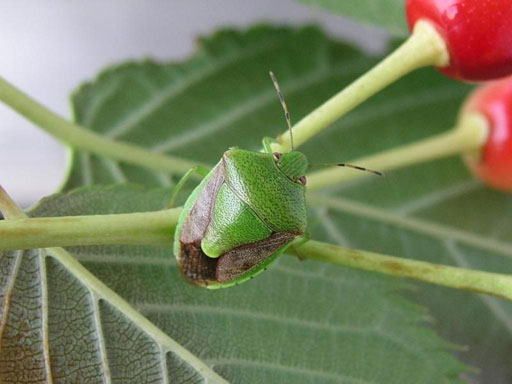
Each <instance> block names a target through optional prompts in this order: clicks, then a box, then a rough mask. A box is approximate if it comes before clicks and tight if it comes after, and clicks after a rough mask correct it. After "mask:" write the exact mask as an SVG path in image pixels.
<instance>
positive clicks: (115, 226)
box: [0, 205, 181, 250]
mask: <svg viewBox="0 0 512 384" xmlns="http://www.w3.org/2000/svg"><path fill="white" fill-rule="evenodd" d="M0 208H1V205H0ZM180 211H181V208H174V209H168V210H164V211H155V212H142V213H126V214H114V215H96V216H69V217H48V218H42V217H38V218H21V217H20V215H17V217H14V218H12V219H11V220H3V221H0V250H15V249H32V248H48V247H66V246H73V245H105V244H127V245H134V244H141V245H142V244H151V245H169V247H170V246H171V244H172V239H173V233H174V227H175V226H176V223H177V221H178V216H179V213H180Z"/></svg>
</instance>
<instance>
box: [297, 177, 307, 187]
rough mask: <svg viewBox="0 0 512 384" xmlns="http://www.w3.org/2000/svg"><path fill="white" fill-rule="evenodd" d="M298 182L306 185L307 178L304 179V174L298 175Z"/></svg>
mask: <svg viewBox="0 0 512 384" xmlns="http://www.w3.org/2000/svg"><path fill="white" fill-rule="evenodd" d="M298 182H299V183H300V184H302V185H306V184H307V179H306V176H301V177H299V180H298Z"/></svg>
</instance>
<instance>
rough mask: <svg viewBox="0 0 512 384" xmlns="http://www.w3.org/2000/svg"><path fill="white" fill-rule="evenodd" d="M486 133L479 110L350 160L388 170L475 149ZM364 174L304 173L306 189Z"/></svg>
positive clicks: (336, 171) (332, 169)
mask: <svg viewBox="0 0 512 384" xmlns="http://www.w3.org/2000/svg"><path fill="white" fill-rule="evenodd" d="M488 133H489V125H488V122H487V120H486V119H485V118H484V117H483V116H481V115H479V114H470V115H468V116H466V117H465V118H464V119H463V120H462V121H461V124H460V126H459V127H458V128H456V129H453V130H451V131H449V132H447V133H443V134H440V135H437V136H434V137H431V138H428V139H425V140H422V141H419V142H416V143H412V144H409V145H405V146H401V147H398V148H394V149H391V150H388V151H384V152H381V153H378V154H375V155H371V156H366V157H362V158H359V159H355V160H353V161H351V163H352V164H357V165H358V166H361V167H366V168H370V169H377V170H379V171H390V170H393V169H398V168H402V167H405V166H409V165H412V164H418V163H421V162H426V161H429V160H434V159H439V158H443V157H447V156H451V155H456V154H465V153H472V152H476V151H479V150H480V148H481V147H482V145H483V144H484V143H485V142H486V140H487V136H488ZM366 175H368V174H367V173H364V172H360V171H356V170H352V169H346V170H345V169H344V170H340V168H339V167H330V168H327V169H324V170H322V171H318V172H314V173H312V174H310V175H308V190H316V189H320V188H325V187H328V186H331V185H335V184H338V183H341V182H346V181H349V180H353V179H356V178H359V177H364V176H366Z"/></svg>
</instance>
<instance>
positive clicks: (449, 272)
mask: <svg viewBox="0 0 512 384" xmlns="http://www.w3.org/2000/svg"><path fill="white" fill-rule="evenodd" d="M290 248H291V249H290V250H289V251H288V253H294V254H295V255H296V256H298V257H299V258H308V259H311V260H317V261H322V262H327V263H332V264H338V265H342V266H345V267H351V268H356V269H362V270H365V271H371V272H378V273H383V274H386V275H391V276H395V277H405V278H410V279H413V280H419V281H423V282H427V283H431V284H435V285H441V286H444V287H449V288H455V289H461V290H467V291H472V292H478V293H485V294H489V295H493V296H496V297H499V298H502V299H506V300H512V276H511V275H503V274H498V273H490V272H484V271H478V270H471V269H465V268H457V267H451V266H447V265H440V264H433V263H428V262H425V261H416V260H410V259H404V258H400V257H393V256H386V255H382V254H378V253H373V252H367V251H361V250H353V249H348V248H344V247H341V246H337V245H332V244H327V243H322V242H318V241H314V240H310V241H308V242H306V243H304V244H302V245H300V246H297V247H295V248H294V247H293V246H292V247H290Z"/></svg>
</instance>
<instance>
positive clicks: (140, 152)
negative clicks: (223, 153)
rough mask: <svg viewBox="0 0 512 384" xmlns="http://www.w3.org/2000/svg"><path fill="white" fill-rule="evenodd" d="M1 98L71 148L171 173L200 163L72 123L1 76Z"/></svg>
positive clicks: (179, 172) (182, 171)
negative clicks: (158, 151) (149, 149)
mask: <svg viewBox="0 0 512 384" xmlns="http://www.w3.org/2000/svg"><path fill="white" fill-rule="evenodd" d="M0 101H2V102H4V103H5V104H7V105H8V106H9V107H11V108H12V109H14V110H15V111H16V112H18V113H19V114H21V115H22V116H24V117H25V118H26V119H28V120H30V121H31V122H33V123H34V124H36V125H37V126H39V127H40V128H42V129H43V130H44V131H46V132H47V133H49V134H50V135H52V136H53V137H55V138H56V139H58V140H60V141H62V142H63V143H64V144H66V145H69V146H70V147H72V148H77V149H81V150H83V151H86V152H90V153H94V154H96V155H100V156H105V157H107V158H110V159H113V160H119V161H123V162H126V163H129V164H133V165H139V166H141V167H145V168H149V169H153V170H155V171H161V172H169V173H171V174H176V173H178V174H182V173H185V172H186V171H187V170H189V169H190V168H192V167H194V166H197V165H198V164H197V162H192V161H188V160H184V159H182V158H179V157H173V156H168V155H163V154H159V153H155V152H151V151H148V150H147V149H145V148H142V147H139V146H137V145H133V144H128V143H123V142H119V141H114V140H110V139H108V138H106V137H103V136H101V135H98V134H96V133H94V132H92V131H90V130H88V129H86V128H84V127H81V126H79V125H77V124H74V123H71V122H69V121H67V120H66V119H64V118H63V117H61V116H59V115H57V114H56V113H54V112H52V111H51V110H49V109H48V108H46V107H45V106H44V105H42V104H40V103H39V102H37V101H36V100H34V99H32V98H31V97H29V96H28V95H27V94H25V93H24V92H22V91H21V90H19V89H18V88H16V87H15V86H14V85H12V84H10V83H9V82H7V81H6V80H5V79H3V78H2V77H0Z"/></svg>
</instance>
